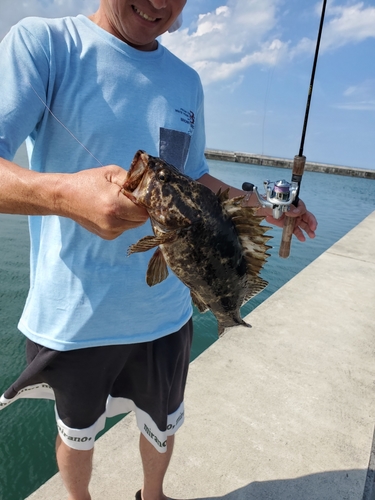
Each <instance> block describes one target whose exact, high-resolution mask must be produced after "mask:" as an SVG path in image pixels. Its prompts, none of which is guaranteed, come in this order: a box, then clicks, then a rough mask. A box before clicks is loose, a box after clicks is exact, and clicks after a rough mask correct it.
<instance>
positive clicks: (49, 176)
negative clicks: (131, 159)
mask: <svg viewBox="0 0 375 500" xmlns="http://www.w3.org/2000/svg"><path fill="white" fill-rule="evenodd" d="M126 177H127V171H126V170H124V169H122V168H121V167H118V166H117V165H108V166H106V167H100V168H92V169H88V170H82V171H80V172H76V173H71V174H63V173H40V172H34V171H32V170H28V169H26V168H22V167H20V166H19V165H17V164H15V163H13V162H10V161H8V160H5V159H4V158H0V178H1V189H0V213H6V214H20V215H60V216H62V217H69V218H71V219H73V220H74V221H76V222H78V224H80V225H81V226H83V227H84V228H86V229H87V230H88V231H91V232H92V233H95V234H97V235H98V236H101V237H102V238H105V239H107V240H112V239H114V238H116V237H117V236H119V235H120V234H122V233H123V232H124V231H126V230H127V229H132V228H134V227H137V226H140V225H141V224H144V223H145V222H146V220H147V219H148V214H147V212H146V210H145V209H144V208H141V207H139V206H137V205H135V204H134V203H133V202H132V201H130V200H129V199H128V198H126V196H124V195H123V194H122V193H121V187H122V185H123V183H124V182H125V180H126Z"/></svg>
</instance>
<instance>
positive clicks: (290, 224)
mask: <svg viewBox="0 0 375 500" xmlns="http://www.w3.org/2000/svg"><path fill="white" fill-rule="evenodd" d="M305 163H306V156H303V155H301V156H299V155H296V156H295V157H294V161H293V170H292V181H293V182H297V183H298V191H297V196H296V198H295V200H294V201H293V205H295V206H297V205H298V199H299V198H298V193H299V187H300V184H301V180H302V175H303V171H304V169H305ZM294 225H295V220H294V219H293V218H292V217H285V219H284V228H283V234H282V236H281V243H280V248H279V256H280V257H282V258H283V259H286V258H287V257H289V254H290V246H291V243H292V236H293V231H294Z"/></svg>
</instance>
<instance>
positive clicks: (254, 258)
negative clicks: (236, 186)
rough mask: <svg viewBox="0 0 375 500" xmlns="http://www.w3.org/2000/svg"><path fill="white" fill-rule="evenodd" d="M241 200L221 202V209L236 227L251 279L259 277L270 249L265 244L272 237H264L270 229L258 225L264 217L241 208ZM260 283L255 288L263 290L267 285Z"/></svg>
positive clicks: (249, 209) (239, 198) (255, 210)
mask: <svg viewBox="0 0 375 500" xmlns="http://www.w3.org/2000/svg"><path fill="white" fill-rule="evenodd" d="M243 200H244V196H238V197H236V198H232V199H230V200H227V201H225V202H223V203H222V207H223V210H224V212H225V213H226V214H227V215H228V216H229V217H230V218H231V219H232V221H233V223H234V225H235V227H236V230H237V233H238V236H239V238H240V241H241V245H242V250H243V254H244V256H245V260H246V268H247V275H248V276H249V277H251V278H252V279H253V278H254V277H255V276H259V273H260V271H261V269H262V268H263V266H264V264H265V262H266V260H267V257H269V254H268V253H267V251H268V250H269V249H270V248H272V247H271V246H269V245H267V242H268V241H269V240H270V239H271V238H272V236H266V235H265V233H266V232H267V231H269V230H270V229H271V227H269V226H261V225H260V223H261V222H262V221H263V220H264V217H263V216H261V215H257V208H254V207H247V206H245V207H244V206H242V203H243ZM259 280H261V278H259ZM261 281H262V283H261V282H260V281H259V282H257V285H256V287H260V286H263V288H264V287H265V286H266V284H267V283H266V282H264V280H261ZM254 286H255V285H254ZM263 288H262V289H263ZM254 291H255V290H254ZM259 291H260V290H259ZM256 293H258V292H256ZM256 293H253V294H252V295H251V296H253V295H255V294H256Z"/></svg>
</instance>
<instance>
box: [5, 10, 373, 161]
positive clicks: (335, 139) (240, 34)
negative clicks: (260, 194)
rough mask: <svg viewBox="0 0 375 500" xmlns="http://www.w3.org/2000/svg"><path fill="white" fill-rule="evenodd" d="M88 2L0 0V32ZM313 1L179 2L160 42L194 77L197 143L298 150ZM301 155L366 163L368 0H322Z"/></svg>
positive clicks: (284, 152)
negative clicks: (198, 94) (200, 114)
mask: <svg viewBox="0 0 375 500" xmlns="http://www.w3.org/2000/svg"><path fill="white" fill-rule="evenodd" d="M98 3H99V2H98V0H54V1H52V0H29V1H22V2H17V3H15V2H14V1H13V0H2V1H1V7H0V9H1V11H0V13H1V16H0V38H1V37H2V36H4V34H5V33H6V32H7V30H8V29H9V27H10V26H11V25H12V24H14V23H15V22H17V21H18V20H19V19H21V18H22V17H26V16H30V15H38V16H45V17H58V16H61V15H75V14H77V13H80V12H81V13H84V14H88V13H91V12H93V11H95V10H96V8H97V6H98ZM321 7H322V2H321V1H319V2H315V1H303V2H302V1H301V0H188V1H187V5H186V7H185V10H184V23H183V26H182V28H180V30H179V31H177V32H176V33H173V34H168V35H164V36H163V37H162V42H163V43H164V44H165V45H166V46H167V47H168V48H169V49H170V50H172V51H173V52H174V53H175V54H176V55H178V56H179V57H180V58H181V59H183V60H184V61H186V62H187V63H188V64H190V65H192V66H193V67H194V68H195V69H196V70H197V71H198V72H199V74H200V76H201V78H202V82H203V85H204V89H205V111H206V130H207V147H209V148H217V149H224V150H234V151H242V152H249V153H256V154H265V155H270V156H279V157H286V158H293V156H294V155H295V154H298V150H299V144H300V139H301V132H302V125H303V118H304V113H305V107H306V98H307V92H308V86H309V81H310V75H311V68H312V61H313V54H314V49H315V42H316V37H317V32H318V26H319V18H320V13H321ZM304 154H305V155H306V157H307V160H308V161H318V162H323V163H333V164H336V165H348V166H353V167H360V168H371V169H375V4H374V1H373V0H371V1H369V0H365V1H356V0H354V1H351V0H328V4H327V12H326V20H325V25H324V29H323V36H322V45H321V51H320V55H319V60H318V67H317V72H316V78H315V85H314V91H313V96H312V102H311V109H310V117H309V123H308V128H307V134H306V141H305V148H304Z"/></svg>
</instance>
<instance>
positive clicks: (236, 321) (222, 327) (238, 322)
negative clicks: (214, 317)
mask: <svg viewBox="0 0 375 500" xmlns="http://www.w3.org/2000/svg"><path fill="white" fill-rule="evenodd" d="M234 326H246V327H247V328H251V325H250V324H249V323H246V321H244V320H243V319H242V318H233V322H232V323H230V324H228V323H227V322H224V321H219V322H218V331H219V338H220V337H222V336H223V335H224V334H225V333H226V330H227V329H228V328H232V327H234Z"/></svg>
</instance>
